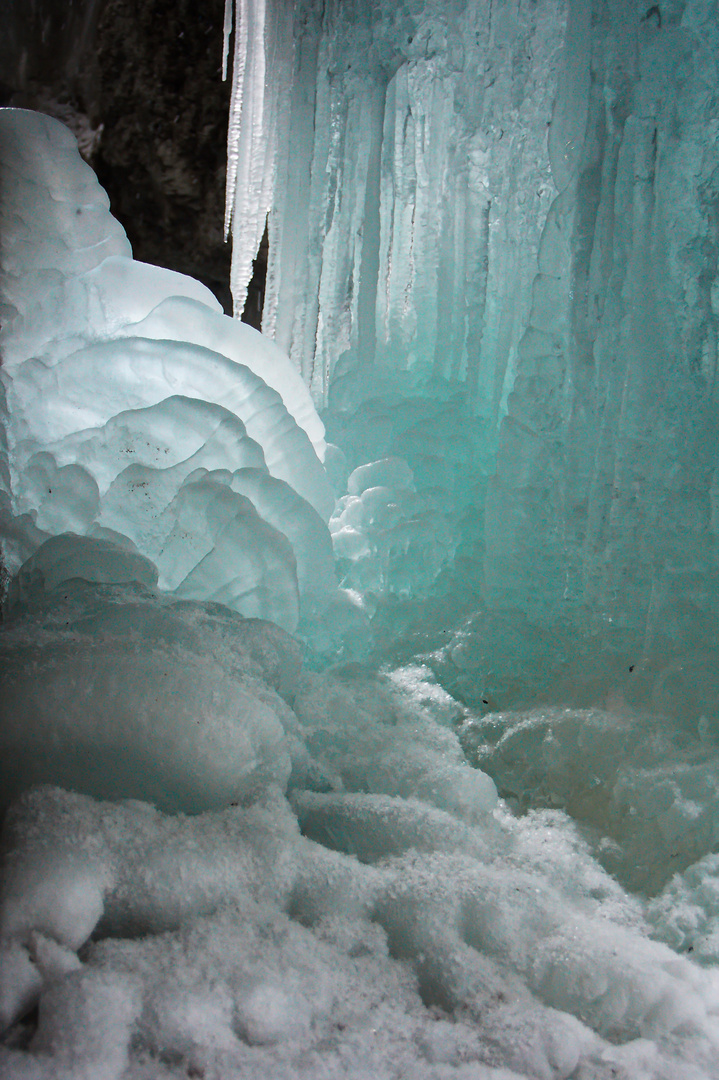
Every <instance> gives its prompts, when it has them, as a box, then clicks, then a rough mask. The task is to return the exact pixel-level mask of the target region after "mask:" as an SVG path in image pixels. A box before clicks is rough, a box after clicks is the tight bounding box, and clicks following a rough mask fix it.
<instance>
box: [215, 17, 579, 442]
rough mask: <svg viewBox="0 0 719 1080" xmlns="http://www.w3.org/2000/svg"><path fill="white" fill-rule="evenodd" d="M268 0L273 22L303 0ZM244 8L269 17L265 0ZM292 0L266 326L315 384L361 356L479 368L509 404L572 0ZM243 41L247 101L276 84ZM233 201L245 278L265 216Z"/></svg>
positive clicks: (276, 137)
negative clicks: (566, 9)
mask: <svg viewBox="0 0 719 1080" xmlns="http://www.w3.org/2000/svg"><path fill="white" fill-rule="evenodd" d="M271 6H272V9H273V16H272V20H274V21H273V22H272V25H273V27H274V26H275V24H276V23H277V25H279V24H280V22H281V21H282V20H284V18H285V14H286V9H285V8H284V6H283V5H282V4H274V5H271ZM268 10H269V5H268ZM244 18H245V31H244V33H245V35H252V33H253V32H254V31H253V27H255V25H256V22H255V20H256V16H255V14H254V9H253V11H249V10H248V11H247V12H245V15H244ZM268 18H269V17H268ZM294 18H295V24H294V25H295V48H294V57H293V58H291V59H290V55H289V52H288V51H286V50H285V49H284V47H283V48H279V49H278V50H277V62H274V63H273V67H272V72H273V89H272V91H271V92H272V94H273V95H274V96H273V98H272V102H273V103H281V108H280V113H281V114H282V115H281V122H280V123H278V124H277V126H273V125H274V124H275V120H274V119H271V120H268V126H267V129H266V132H267V145H268V146H272V151H271V153H272V154H273V156H275V155H276V162H277V165H276V171H274V168H272V169H270V170H269V171H268V178H269V179H270V182H272V179H274V185H275V186H274V192H273V193H270V202H269V203H265V202H262V200H260V202H261V213H263V214H264V213H265V212H266V210H270V216H269V231H270V258H269V267H268V289H267V294H266V300H265V313H264V323H263V327H264V330H265V332H266V333H268V334H270V335H271V336H273V337H274V338H275V340H276V341H277V342H278V344H280V346H281V347H282V348H283V349H285V350H286V351H287V352H288V353H289V355H290V356H291V358H292V359H293V360H294V362H295V364H296V365H297V367H298V368H299V369H300V370H301V371H302V373H303V375H304V377H305V379H306V380H307V382H308V383H309V384H310V385H311V387H312V390H313V394H314V396H315V399H316V400H318V401H321V402H326V401H327V400H328V395H329V394H330V388H331V385H332V383H333V382H334V381H335V380H336V379H337V378H338V377H339V376H340V375H342V374H345V375H347V374H348V373H350V372H352V371H354V372H355V373H356V378H357V379H359V381H364V382H365V383H366V381H367V380H366V378H365V376H364V375H360V374H358V373H359V372H369V371H370V370H372V371H374V372H376V373H378V375H379V376H380V377H381V376H382V375H383V374H384V375H387V374H388V373H389V374H390V375H392V374H393V373H394V372H395V371H405V370H407V369H412V368H415V369H419V370H421V371H422V372H424V373H426V371H428V370H429V371H435V372H437V373H439V374H440V375H441V376H443V377H448V378H453V379H457V380H459V381H460V382H462V383H465V382H466V383H467V385H468V386H469V388H470V391H471V393H472V395H473V397H474V398H475V400H476V402H477V407H478V410H479V411H480V412H481V413H483V414H484V413H486V414H487V415H489V416H491V417H492V418H493V419H494V421H495V422H496V418H497V416H498V415H499V411H500V409H501V408H502V407H503V404H504V400H505V398H506V392H507V386H508V385H509V381H510V380H511V371H512V365H513V362H514V356H515V352H516V346H517V341H518V338H519V335H520V328H521V323H522V318H523V317H524V316H526V313H527V312H528V309H529V290H530V287H531V280H532V269H533V259H534V258H535V256H536V247H537V243H538V239H539V235H540V232H541V227H542V223H543V221H544V217H545V216H546V212H547V209H548V206H549V203H550V201H551V196H552V194H553V185H552V181H551V176H550V171H549V163H548V161H547V157H546V151H545V146H544V142H545V125H546V123H548V121H549V118H550V115H551V102H552V98H553V94H554V90H555V70H556V63H555V60H556V56H557V54H558V51H559V49H560V48H561V44H562V40H563V27H564V23H563V7H562V4H561V3H559V2H557V3H555V2H554V0H552V2H551V3H550V4H547V5H543V8H542V11H541V12H540V13H539V14H538V13H537V11H536V6H535V5H534V4H531V3H524V2H522V3H520V4H519V5H516V6H513V5H499V6H497V5H495V7H494V8H492V9H491V10H490V9H486V10H485V5H484V4H483V3H479V2H478V0H471V2H469V3H461V4H459V5H456V6H453V7H451V8H447V6H446V5H445V4H442V3H433V2H431V3H427V4H423V5H414V6H410V5H406V6H403V5H400V6H397V5H396V4H389V3H387V4H384V3H380V4H371V3H368V2H361V3H358V4H354V5H351V6H350V5H344V4H341V3H336V2H334V0H333V2H331V3H329V4H324V5H320V4H316V3H314V2H312V0H303V2H300V3H298V4H296V5H295V16H294ZM281 24H282V27H284V26H285V23H284V22H282V23H281ZM277 33H278V37H279V36H281V31H277ZM241 40H242V41H244V38H242V39H240V38H238V42H239V44H237V43H236V50H237V49H239V52H236V56H237V59H236V65H238V66H237V67H236V75H235V79H236V85H237V89H236V99H237V102H239V100H240V98H242V101H243V102H244V103H245V104H244V105H243V106H242V107H243V108H246V109H247V115H248V117H249V116H250V113H251V114H252V115H253V116H254V115H255V114H256V113H259V112H260V111H261V110H262V109H265V108H267V106H266V105H265V102H266V100H267V95H268V94H269V93H270V91H269V90H266V91H263V90H262V89H261V88H257V87H255V88H253V85H252V83H251V81H250V79H249V76H248V74H247V70H248V65H249V64H250V62H251V59H252V57H253V56H254V52H253V49H254V48H255V46H254V45H252V46H251V45H250V44H249V38H248V43H246V44H244V45H242V44H241ZM254 40H255V39H254V38H253V41H254ZM282 40H283V41H284V40H285V39H284V38H283V39H282ZM265 55H266V56H268V57H269V54H268V51H267V48H266V49H265ZM267 62H268V63H269V59H268V60H267ZM243 95H244V96H243ZM270 112H271V109H270ZM234 115H235V117H236V118H239V111H238V105H237V104H236V105H235V113H234ZM272 115H273V116H274V114H272ZM233 130H236V123H235V126H234V127H233ZM233 138H234V136H233ZM244 138H245V139H246V140H249V139H250V138H251V127H250V125H249V122H248V125H247V133H246V135H245V136H244ZM248 145H249V144H248V143H245V144H243V146H248ZM275 147H276V151H275ZM233 153H234V154H235V155H237V151H236V150H233ZM242 154H245V155H246V156H245V157H244V159H243V160H245V161H246V162H249V160H250V151H249V149H247V150H245V149H243V151H242ZM257 160H259V159H257ZM248 167H249V166H248ZM231 175H232V176H233V177H234V165H232V166H231ZM234 190H235V188H234V179H232V182H231V184H230V186H229V188H228V194H229V192H232V191H234ZM248 191H249V189H248ZM238 197H241V196H238ZM263 198H264V195H263ZM270 204H271V205H270ZM234 220H235V228H236V233H235V243H236V244H237V245H238V250H240V251H242V252H243V254H242V258H243V259H244V260H245V261H244V263H243V267H242V273H244V274H245V280H246V278H247V277H248V276H249V275H248V269H249V265H250V264H249V261H248V260H249V258H250V257H251V256H252V255H254V251H255V250H256V242H257V241H258V240H259V235H261V230H260V232H259V233H258V229H260V221H259V219H258V220H257V221H256V222H255V224H254V225H249V224H248V225H245V224H244V219H243V217H242V215H241V213H237V214H236V215H235V218H234ZM248 221H249V219H248ZM253 229H254V232H253V231H252V230H253ZM518 235H521V236H522V238H523V243H522V244H519V243H518V242H517V239H516V238H517V236H518ZM252 244H255V248H253V249H252V250H251V251H250V248H251V247H252ZM245 247H246V248H247V251H246V252H245ZM239 273H240V271H239V263H238V274H239ZM245 280H243V279H242V278H241V274H240V277H238V279H237V281H236V286H235V287H236V289H237V290H238V292H237V295H238V296H239V297H241V295H242V291H241V290H242V288H243V287H244V284H245ZM236 305H237V306H239V305H238V300H237V298H236ZM495 357H498V359H497V360H496V362H495ZM345 385H347V383H346V382H345ZM360 396H361V395H360Z"/></svg>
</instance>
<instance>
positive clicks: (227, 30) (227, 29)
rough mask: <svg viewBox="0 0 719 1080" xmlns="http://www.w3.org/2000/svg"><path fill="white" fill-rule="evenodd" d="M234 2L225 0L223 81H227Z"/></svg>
mask: <svg viewBox="0 0 719 1080" xmlns="http://www.w3.org/2000/svg"><path fill="white" fill-rule="evenodd" d="M232 14H233V4H232V0H225V19H224V22H223V25H222V81H223V82H225V80H226V79H227V61H228V59H229V55H230V35H231V33H232Z"/></svg>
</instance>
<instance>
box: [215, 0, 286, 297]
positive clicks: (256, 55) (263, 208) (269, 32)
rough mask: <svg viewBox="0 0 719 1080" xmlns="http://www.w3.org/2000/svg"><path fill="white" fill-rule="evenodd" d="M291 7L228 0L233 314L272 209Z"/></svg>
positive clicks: (281, 2)
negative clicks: (231, 66)
mask: <svg viewBox="0 0 719 1080" xmlns="http://www.w3.org/2000/svg"><path fill="white" fill-rule="evenodd" d="M231 4H232V0H226V8H225V42H226V43H227V41H228V38H229V33H230V29H231V25H230V29H228V24H231V21H232V12H231ZM292 12H293V7H292V4H291V3H290V2H289V0H270V3H269V4H268V3H267V0H236V3H235V12H234V22H235V48H234V72H233V80H232V96H231V102H230V122H229V130H228V136H227V190H226V202H225V237H227V236H228V235H229V233H230V229H232V269H231V275H230V287H231V289H232V296H233V299H234V307H235V314H236V315H237V316H239V315H240V314H241V313H242V309H243V307H244V303H245V298H246V295H247V286H248V284H249V281H250V278H251V277H252V261H253V259H254V258H255V255H256V254H257V249H258V247H259V245H260V241H261V239H262V234H263V232H264V229H265V222H266V220H267V215H268V213H269V212H270V210H271V209H272V202H273V197H274V189H275V175H276V169H277V151H278V137H277V136H278V122H279V117H280V114H281V112H282V110H283V109H286V108H287V102H288V95H289V87H290V83H291V76H292V66H293V58H294V50H293V40H292V22H293V19H292ZM228 13H229V14H228ZM226 47H227V44H226ZM268 66H269V68H270V71H269V72H268Z"/></svg>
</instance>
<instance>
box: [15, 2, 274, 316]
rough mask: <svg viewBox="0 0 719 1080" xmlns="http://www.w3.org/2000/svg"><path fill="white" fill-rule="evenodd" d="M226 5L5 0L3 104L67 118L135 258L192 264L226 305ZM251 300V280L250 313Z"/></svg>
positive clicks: (251, 310)
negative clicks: (223, 74)
mask: <svg viewBox="0 0 719 1080" xmlns="http://www.w3.org/2000/svg"><path fill="white" fill-rule="evenodd" d="M223 10H224V3H223V0H203V3H201V4H198V3H194V2H190V0H7V4H6V11H7V14H6V15H5V17H4V19H3V22H4V27H3V29H4V30H5V31H6V32H5V34H4V37H3V42H2V44H0V103H1V104H4V105H18V106H23V107H26V108H34V109H39V110H41V111H43V112H48V113H50V114H52V115H54V116H57V117H58V118H59V119H61V120H64V121H65V122H66V123H67V124H68V125H69V126H70V127H72V128H73V130H74V131H75V132H76V134H77V135H78V141H79V142H80V146H81V149H82V151H83V153H84V155H85V157H86V158H87V160H88V161H89V162H90V164H91V165H92V166H93V168H94V169H95V171H96V172H97V174H98V177H99V179H100V182H101V183H102V184H103V186H104V187H105V188H106V190H107V192H108V194H109V196H110V200H111V203H112V210H113V213H114V214H115V215H116V217H117V218H119V220H120V221H121V222H122V224H123V226H124V227H125V229H126V231H127V234H128V237H129V238H130V242H131V244H132V248H133V251H134V254H135V257H136V258H138V259H141V260H143V261H145V262H150V263H157V264H159V265H163V266H168V267H170V268H171V269H173V270H179V271H180V272H182V273H184V274H191V275H192V276H193V277H196V278H198V279H199V280H200V281H202V282H204V284H206V285H207V286H209V288H211V289H212V291H213V292H214V293H215V294H216V295H217V296H218V298H219V299H220V301H221V303H222V304H223V305H224V306H225V309H226V310H227V311H231V298H230V292H229V284H228V282H229V271H230V246H229V244H226V243H225V242H224V239H223V218H224V192H225V163H226V141H227V113H228V107H229V97H230V83H229V81H228V82H226V83H223V82H222V78H221V64H222V24H223ZM0 36H2V35H0ZM258 309H260V310H261V297H258V286H257V285H256V286H255V288H254V289H253V293H252V296H251V297H250V303H249V304H248V312H247V314H248V317H249V316H251V315H254V318H249V321H253V322H255V323H256V322H257V312H258Z"/></svg>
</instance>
